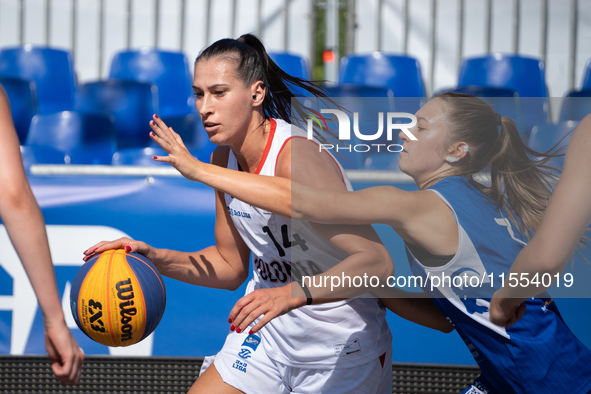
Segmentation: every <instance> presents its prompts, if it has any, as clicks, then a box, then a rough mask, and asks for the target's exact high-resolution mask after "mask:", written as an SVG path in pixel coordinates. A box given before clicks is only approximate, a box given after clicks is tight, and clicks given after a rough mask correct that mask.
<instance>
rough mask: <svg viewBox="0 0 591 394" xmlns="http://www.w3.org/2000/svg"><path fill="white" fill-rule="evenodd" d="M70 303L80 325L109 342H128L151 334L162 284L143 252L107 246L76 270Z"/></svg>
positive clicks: (162, 298)
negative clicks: (140, 253)
mask: <svg viewBox="0 0 591 394" xmlns="http://www.w3.org/2000/svg"><path fill="white" fill-rule="evenodd" d="M70 306H71V309H72V314H73V315H74V319H75V321H76V324H78V327H79V328H80V329H81V330H82V331H83V332H84V333H85V334H86V335H88V336H89V337H90V338H91V339H93V340H95V341H96V342H99V343H102V344H103V345H107V346H129V345H133V344H134V343H137V342H139V341H141V340H142V339H144V338H146V337H147V336H148V335H150V334H151V333H152V332H153V331H154V329H155V328H156V326H157V325H158V323H159V322H160V319H161V318H162V315H163V314H164V309H165V306H166V290H165V287H164V282H163V281H162V277H161V276H160V273H159V272H158V270H157V269H156V267H154V265H153V264H152V263H151V262H150V261H149V260H148V259H146V258H145V257H144V256H141V255H139V254H135V253H125V251H124V250H108V251H105V252H103V253H102V254H100V255H98V256H95V257H93V258H92V259H90V260H89V261H88V262H86V263H85V264H84V265H83V266H82V267H81V268H80V270H79V271H78V273H77V274H76V277H75V278H74V282H73V283H72V290H71V293H70Z"/></svg>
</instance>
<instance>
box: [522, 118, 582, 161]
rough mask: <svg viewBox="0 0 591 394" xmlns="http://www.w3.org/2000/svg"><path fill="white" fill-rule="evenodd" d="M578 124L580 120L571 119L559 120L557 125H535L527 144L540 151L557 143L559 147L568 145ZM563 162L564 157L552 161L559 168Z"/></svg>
mask: <svg viewBox="0 0 591 394" xmlns="http://www.w3.org/2000/svg"><path fill="white" fill-rule="evenodd" d="M578 124H579V122H576V121H572V120H569V121H566V122H558V123H557V124H555V125H554V124H541V125H537V126H534V128H533V129H532V132H531V135H530V137H529V141H528V143H527V146H528V147H530V148H531V149H533V150H535V151H538V152H547V151H548V150H550V149H552V148H553V147H554V145H556V144H558V145H557V148H558V149H560V148H562V147H566V146H568V144H569V142H570V139H571V137H572V133H571V131H573V130H574V129H575V128H576V127H577V125H578ZM563 163H564V158H563V157H560V158H556V159H553V160H552V162H551V164H553V165H555V166H557V167H559V168H562V165H563Z"/></svg>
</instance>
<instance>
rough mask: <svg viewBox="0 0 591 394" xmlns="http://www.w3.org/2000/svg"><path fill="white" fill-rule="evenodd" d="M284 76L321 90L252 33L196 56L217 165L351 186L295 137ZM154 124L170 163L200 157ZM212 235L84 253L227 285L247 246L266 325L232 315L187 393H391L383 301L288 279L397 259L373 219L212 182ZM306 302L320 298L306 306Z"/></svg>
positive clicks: (439, 318)
mask: <svg viewBox="0 0 591 394" xmlns="http://www.w3.org/2000/svg"><path fill="white" fill-rule="evenodd" d="M286 83H289V84H293V85H297V86H299V87H300V88H303V89H305V90H307V91H309V92H310V93H312V94H313V95H317V96H322V92H321V91H320V90H318V88H317V87H315V86H314V85H312V84H311V83H309V82H307V81H303V80H300V79H297V78H292V77H290V76H289V75H287V74H285V72H283V71H282V70H281V69H280V68H279V67H278V66H277V65H276V64H275V63H273V61H272V60H271V59H270V58H269V56H268V55H267V53H266V52H265V49H264V47H263V45H262V43H261V42H260V41H259V40H258V39H257V38H256V37H254V36H252V35H245V36H242V37H241V38H240V39H238V40H231V39H224V40H220V41H218V42H216V43H214V44H212V45H211V46H210V47H208V48H206V49H205V50H204V51H203V52H202V53H201V54H200V55H199V57H198V58H197V60H196V63H195V78H194V86H193V89H194V92H195V95H196V105H197V109H198V111H199V115H200V117H201V120H202V122H203V125H204V127H205V130H206V132H207V133H208V136H209V138H210V140H211V141H212V142H213V143H215V144H217V145H218V146H219V147H218V148H217V149H216V150H215V151H214V153H213V155H212V164H213V165H214V166H216V167H217V166H219V167H220V168H224V169H225V168H228V169H230V170H231V172H236V173H238V172H243V173H249V174H250V173H252V174H260V175H267V177H269V178H275V177H277V178H279V177H281V178H284V179H286V180H288V181H289V180H290V179H294V180H296V181H298V182H301V183H304V184H307V185H309V186H310V187H324V188H329V189H335V190H343V191H346V190H347V189H348V188H349V189H350V184H349V181H348V179H347V178H346V175H345V174H344V171H343V169H342V168H341V167H340V166H339V165H338V163H337V162H336V161H335V160H334V158H333V157H332V156H330V155H329V154H327V153H326V152H324V153H323V154H318V153H317V152H318V145H317V144H316V143H315V142H313V141H309V140H307V139H306V138H298V136H301V135H304V132H303V131H297V129H296V128H292V127H291V125H290V124H289V122H290V120H291V109H292V107H291V105H292V104H291V98H292V97H293V94H292V93H291V92H290V91H289V89H288V88H287V86H286ZM293 109H294V111H296V112H297V111H301V110H303V108H300V107H297V108H293ZM151 127H152V129H153V130H154V133H153V134H151V136H152V138H153V139H154V140H156V141H157V142H158V143H160V145H161V146H163V147H165V148H166V149H167V152H169V153H170V154H171V155H172V156H175V154H176V153H174V152H177V153H179V154H181V155H182V157H183V159H182V160H179V163H181V164H180V165H177V166H176V167H177V169H179V171H181V173H183V174H184V175H185V176H187V175H189V173H188V172H187V171H190V170H191V169H192V167H193V164H192V160H196V159H194V158H192V156H190V154H189V153H188V151H187V150H186V148H184V145H183V144H182V141H181V140H180V138H178V135H176V134H174V133H173V132H172V131H170V130H169V129H168V128H167V127H166V126H165V125H164V123H163V122H162V121H161V120H160V119H159V118H158V117H157V116H154V120H153V121H152V122H151ZM319 137H320V138H322V136H319ZM172 146H174V149H171V147H172ZM295 151H297V152H298V154H299V155H301V156H302V157H305V158H306V160H303V161H302V162H301V163H303V165H302V166H300V167H299V171H298V172H297V173H296V172H292V152H295ZM172 156H170V157H172ZM156 159H157V160H161V161H167V160H171V159H169V158H168V157H160V158H156ZM182 163H186V164H182ZM301 163H300V164H301ZM215 238H216V245H215V246H211V247H209V248H207V249H204V250H201V251H198V252H194V253H182V252H178V251H172V250H166V249H155V248H153V247H151V246H149V245H147V244H145V243H143V242H140V241H134V240H130V239H127V238H123V239H119V240H116V241H112V242H101V243H99V244H97V245H95V246H93V247H91V248H90V249H89V250H88V251H87V252H86V259H88V258H90V257H91V256H92V255H94V254H96V253H101V252H102V251H104V250H108V249H119V248H125V250H127V251H128V252H137V253H140V254H143V255H144V256H146V257H147V258H148V259H150V260H151V261H152V262H153V263H154V264H155V265H156V266H157V267H158V269H159V270H160V272H161V273H162V274H163V275H166V276H168V277H171V278H174V279H178V280H181V281H184V282H188V283H192V284H195V285H200V286H206V287H215V288H224V289H236V288H238V287H239V286H240V285H241V284H242V283H243V282H244V280H245V279H246V278H247V276H248V271H249V266H250V254H251V253H252V257H253V264H254V277H253V279H252V280H251V281H250V282H249V284H248V286H247V290H246V293H247V294H252V295H253V297H255V298H256V299H257V301H258V302H259V304H257V307H256V308H254V309H252V310H251V311H250V313H251V314H252V316H256V317H258V316H261V315H264V316H263V317H262V318H261V319H260V321H259V320H257V322H259V323H260V325H261V326H263V327H262V328H260V327H252V332H250V331H251V330H250V329H249V325H248V324H238V323H232V321H230V323H231V324H232V326H231V327H230V332H229V334H228V336H227V338H226V342H225V344H224V346H223V348H222V350H221V351H220V352H219V353H218V354H217V355H216V356H215V359H214V361H213V363H211V364H210V365H209V367H207V368H206V369H205V371H204V372H203V373H202V375H201V376H200V377H199V379H198V380H197V381H196V383H195V384H194V386H193V387H192V389H191V390H190V393H216V394H218V393H222V394H223V393H228V394H230V393H240V392H244V393H252V394H260V393H269V394H277V393H289V392H300V393H304V392H306V393H312V392H313V393H316V392H323V393H339V394H340V393H364V392H365V393H391V392H392V374H391V369H390V365H389V361H390V360H391V352H392V350H391V349H392V343H391V342H392V335H391V333H390V330H389V328H388V325H387V323H386V320H385V308H384V307H383V305H381V304H380V303H379V302H378V301H377V299H375V298H357V299H351V300H342V299H344V298H348V297H350V296H356V295H358V294H355V293H351V294H341V296H340V299H341V300H337V301H335V299H334V297H333V298H330V299H329V298H328V297H329V296H330V295H328V297H327V298H326V299H322V297H317V298H316V299H312V297H310V295H309V292H308V289H307V288H306V287H305V285H303V286H302V285H300V284H298V283H293V282H292V280H291V279H292V277H295V278H297V277H301V276H302V275H314V274H319V273H323V272H325V273H328V274H330V273H334V274H337V273H340V272H344V271H346V272H349V270H353V271H354V270H363V271H370V272H371V273H370V275H376V276H379V277H384V276H387V275H390V274H391V273H392V272H393V271H392V270H393V264H392V261H391V259H390V257H389V255H388V253H387V251H386V249H385V248H384V247H383V245H381V243H380V241H379V238H378V237H377V234H375V232H374V231H373V230H372V229H371V227H356V226H326V225H322V226H318V225H314V224H313V223H309V222H307V221H298V220H290V219H289V218H288V217H281V216H279V215H275V214H272V213H270V212H267V211H264V210H261V209H258V208H255V207H253V206H251V205H249V204H247V203H245V202H244V201H242V200H241V199H239V198H236V196H235V195H232V194H229V193H226V194H224V193H222V192H217V193H216V224H215ZM292 295H295V297H294V296H292ZM313 301H315V303H322V304H321V305H315V304H314V305H312V303H313ZM398 304H399V305H400V306H401V308H400V309H401V314H403V315H405V314H406V317H407V318H411V319H412V318H414V317H415V316H414V315H413V313H414V314H416V316H422V317H424V319H423V320H421V319H417V320H419V323H422V324H426V325H428V326H430V327H434V328H439V329H442V330H448V331H449V330H450V329H451V326H450V324H449V323H448V322H447V321H446V320H445V317H444V316H443V315H442V314H441V313H440V312H439V311H438V310H437V309H436V307H435V305H434V304H433V303H432V302H431V301H430V300H428V299H422V300H417V301H413V302H412V303H411V302H407V301H405V300H401V301H400V302H398ZM253 305H254V304H252V305H251V306H253ZM415 305H416V307H414V306H415ZM247 309H248V308H247ZM412 311H414V312H412ZM409 314H410V315H412V316H410V315H409ZM272 318H274V319H272ZM255 323H256V322H255ZM259 328H260V330H259ZM255 330H256V331H257V332H256V334H255V333H254V331H255ZM210 361H211V359H209V358H208V362H210ZM205 365H207V362H206V363H205ZM202 371H203V369H202Z"/></svg>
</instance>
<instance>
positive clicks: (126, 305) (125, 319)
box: [115, 278, 137, 342]
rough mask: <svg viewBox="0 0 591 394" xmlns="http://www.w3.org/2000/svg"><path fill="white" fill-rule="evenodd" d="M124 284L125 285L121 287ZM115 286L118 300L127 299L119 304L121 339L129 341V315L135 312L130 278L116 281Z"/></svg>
mask: <svg viewBox="0 0 591 394" xmlns="http://www.w3.org/2000/svg"><path fill="white" fill-rule="evenodd" d="M124 285H125V287H123V286H124ZM115 287H116V288H117V297H118V298H119V299H120V300H127V301H125V302H122V303H120V304H119V309H120V312H119V314H120V315H121V324H122V326H121V332H122V334H121V341H122V342H123V341H129V340H131V335H132V334H131V332H132V329H133V327H132V326H131V324H129V322H131V317H132V316H135V315H136V314H137V309H136V308H133V287H132V286H131V279H129V278H127V279H126V280H122V281H121V282H117V285H115Z"/></svg>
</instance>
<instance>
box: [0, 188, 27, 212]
mask: <svg viewBox="0 0 591 394" xmlns="http://www.w3.org/2000/svg"><path fill="white" fill-rule="evenodd" d="M33 201H34V200H33ZM31 206H32V195H31V193H30V191H29V190H28V189H27V188H25V187H24V186H23V185H19V184H15V185H4V187H3V188H2V191H1V192H0V210H1V211H2V212H22V211H24V210H29V209H31Z"/></svg>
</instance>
